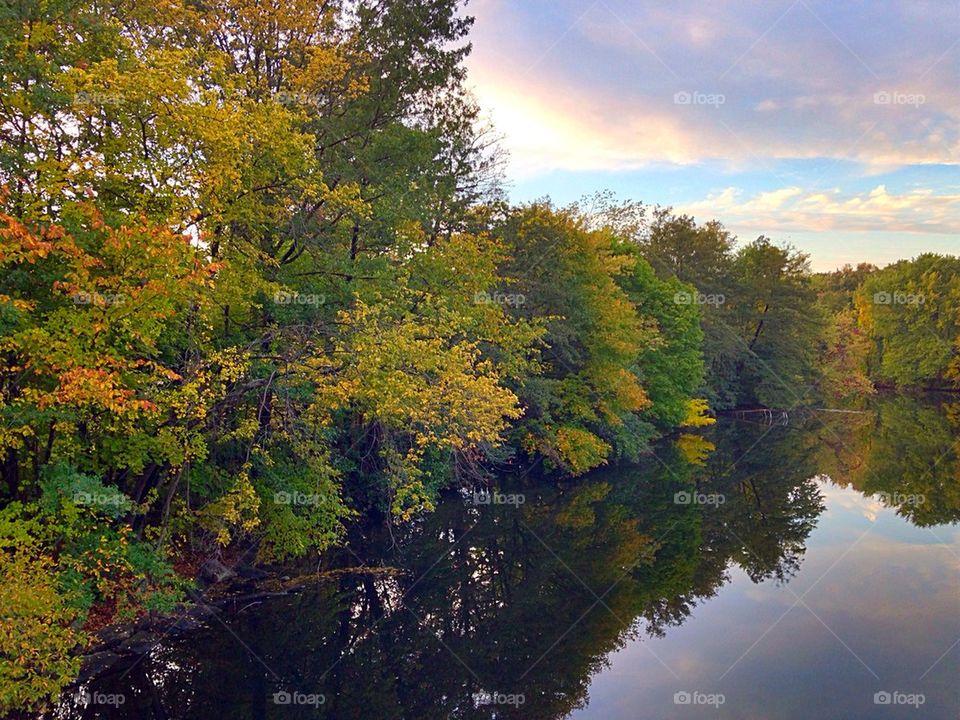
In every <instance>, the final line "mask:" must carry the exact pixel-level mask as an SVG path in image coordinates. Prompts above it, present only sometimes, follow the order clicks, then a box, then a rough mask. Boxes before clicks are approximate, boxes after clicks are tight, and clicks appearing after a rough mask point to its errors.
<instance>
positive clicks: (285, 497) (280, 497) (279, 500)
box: [273, 491, 293, 505]
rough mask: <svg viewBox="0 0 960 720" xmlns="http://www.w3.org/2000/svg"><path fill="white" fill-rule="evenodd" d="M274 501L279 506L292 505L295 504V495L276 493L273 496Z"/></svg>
mask: <svg viewBox="0 0 960 720" xmlns="http://www.w3.org/2000/svg"><path fill="white" fill-rule="evenodd" d="M273 501H274V502H275V503H276V504H277V505H290V504H291V503H292V502H293V495H291V494H290V493H288V492H282V491H281V492H275V493H274V494H273Z"/></svg>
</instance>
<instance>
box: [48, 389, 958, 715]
mask: <svg viewBox="0 0 960 720" xmlns="http://www.w3.org/2000/svg"><path fill="white" fill-rule="evenodd" d="M952 403H953V404H952V405H951V404H950V401H949V399H946V400H945V399H942V398H941V399H939V400H936V399H935V400H924V401H920V400H915V399H908V398H893V399H884V400H881V401H878V402H876V403H874V404H873V406H872V408H871V409H870V410H869V411H868V412H865V413H816V414H809V413H808V414H803V415H793V416H791V417H790V419H789V422H788V423H787V424H785V425H781V424H778V423H779V422H781V419H780V418H779V417H778V418H775V421H776V422H774V423H773V424H771V423H769V419H767V418H763V417H759V416H752V419H750V420H745V419H733V418H728V419H723V420H721V422H720V423H718V424H717V425H716V426H715V427H713V428H710V429H708V430H707V431H706V432H704V433H702V437H703V439H704V440H706V441H709V442H710V443H712V445H713V446H715V447H714V449H713V450H712V451H709V448H710V446H709V445H706V444H705V443H704V440H699V441H698V440H696V439H692V438H683V439H681V440H680V441H679V442H675V441H672V442H670V443H664V444H661V445H660V446H658V448H657V452H656V457H651V458H648V459H646V460H645V461H644V462H643V463H641V464H639V465H637V466H631V467H621V468H617V469H611V470H608V471H604V472H600V473H597V474H594V475H592V476H591V477H589V478H587V479H585V480H583V481H581V482H579V483H576V484H569V485H557V484H555V483H547V484H542V483H541V484H537V483H533V482H531V481H529V480H525V479H520V480H517V479H514V480H512V481H509V482H506V483H505V485H504V486H503V487H502V492H503V493H504V494H505V496H504V497H502V498H500V499H501V500H513V501H516V502H519V500H520V498H519V497H510V494H522V495H523V496H524V497H523V499H524V500H525V502H524V503H523V504H500V505H496V504H489V505H483V504H476V503H475V502H474V498H473V497H472V496H471V495H470V494H469V493H468V492H463V493H461V494H457V493H451V494H450V495H449V496H447V497H446V498H445V499H444V500H443V502H442V503H441V504H440V505H439V507H438V509H437V512H436V513H435V514H433V515H431V516H430V517H427V518H424V519H423V520H421V521H419V522H417V523H416V524H414V525H412V526H409V527H407V528H404V529H402V530H399V531H395V532H394V534H393V537H392V538H390V537H389V536H385V535H384V536H379V535H374V536H368V537H366V538H364V539H362V540H357V541H355V542H354V545H353V552H354V553H355V555H353V556H351V555H347V556H346V557H347V558H348V559H349V560H350V563H351V564H353V565H361V564H363V565H366V566H370V567H374V568H396V569H397V572H389V571H385V572H359V571H355V572H347V573H344V574H342V575H338V576H335V577H333V578H331V579H329V580H327V581H325V582H323V583H321V584H319V585H317V586H315V587H314V588H312V589H310V590H308V591H306V592H303V593H301V594H299V595H296V596H291V597H286V598H279V599H276V600H271V601H267V602H263V603H260V604H256V605H253V606H251V607H248V608H246V609H245V610H243V611H242V612H239V613H238V614H235V615H232V616H225V617H224V618H223V620H222V621H220V620H215V621H213V622H212V624H211V626H210V627H209V628H207V629H203V630H200V631H198V632H196V633H194V634H192V635H189V636H187V637H185V638H182V639H178V640H171V641H167V642H163V643H161V644H159V645H157V646H156V647H155V648H154V650H153V651H152V652H151V653H150V655H149V656H148V657H146V658H145V659H144V660H142V661H141V662H140V663H138V664H137V665H135V666H134V667H133V668H129V669H127V670H124V671H122V672H121V671H117V672H114V673H113V674H112V675H110V676H107V677H104V678H102V679H100V680H99V681H97V682H96V683H94V684H91V685H88V686H87V687H85V688H83V689H82V690H84V691H86V692H88V693H89V694H90V695H89V697H91V698H93V699H95V700H99V702H100V703H102V702H106V701H109V699H110V697H114V698H116V697H119V696H121V695H122V697H123V700H124V702H123V704H122V705H119V706H117V705H105V704H97V702H94V703H91V704H90V705H88V706H87V708H86V710H82V709H80V708H79V706H77V705H75V704H74V703H73V702H72V701H69V700H68V701H65V702H64V703H63V704H62V705H61V707H60V708H59V714H61V715H62V716H63V717H80V716H81V715H82V716H83V717H124V718H163V717H169V718H204V719H207V720H209V719H212V718H288V717H290V718H301V717H304V718H306V717H317V718H415V719H419V718H533V719H537V718H561V717H572V718H578V719H580V718H583V719H587V718H590V719H592V718H598V719H599V718H603V719H608V718H609V719H611V720H619V719H621V718H623V719H627V718H629V719H630V720H645V719H648V718H649V719H657V720H661V719H668V718H749V719H750V720H759V719H763V718H778V719H779V718H790V719H793V718H797V719H800V718H802V719H804V720H807V719H809V718H846V719H856V718H870V719H871V720H872V719H873V718H918V719H919V718H923V719H925V720H926V719H928V718H951V719H954V720H955V719H956V718H958V717H960V644H958V643H960V574H958V569H960V568H958V566H960V532H958V525H957V521H958V520H960V462H958V450H960V403H958V402H957V399H956V398H953V399H952ZM678 493H681V494H680V495H678ZM682 493H686V494H682ZM686 500H692V501H691V502H685V501H686ZM98 693H99V694H98ZM276 693H280V694H278V695H275V694H276ZM283 693H287V694H286V695H284V694H283ZM878 693H880V694H879V695H877V694H878ZM286 699H289V700H290V703H289V704H278V703H277V702H275V700H279V701H281V702H282V701H283V700H286ZM885 700H889V702H887V703H885V702H884V701H885Z"/></svg>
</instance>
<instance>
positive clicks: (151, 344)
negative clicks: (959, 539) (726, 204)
mask: <svg viewBox="0 0 960 720" xmlns="http://www.w3.org/2000/svg"><path fill="white" fill-rule="evenodd" d="M470 24H471V20H470V19H469V18H468V17H466V16H465V15H463V14H462V13H461V12H460V10H459V9H458V8H457V6H456V2H454V0H405V1H404V2H392V1H391V2H386V1H383V2H381V1H377V0H342V1H340V2H326V3H316V2H313V1H312V0H290V1H289V2H283V3H276V4H265V3H261V2H257V1H255V0H223V1H222V2H218V3H200V2H196V1H195V0H165V1H164V2H156V3H142V2H134V1H133V0H113V1H112V2H107V3H106V4H104V3H99V2H98V3H93V2H88V1H86V0H58V1H57V2H40V1H39V0H25V1H24V2H20V3H16V4H13V5H8V6H6V7H5V8H4V9H3V11H2V12H0V186H2V188H3V190H2V194H0V278H2V279H0V344H2V347H0V351H2V358H3V359H2V364H0V454H2V459H0V498H2V509H0V545H2V546H3V553H2V555H0V571H2V575H3V583H2V588H0V594H2V597H0V605H2V606H3V607H4V608H5V611H6V612H5V615H4V618H3V632H2V633H0V706H2V707H4V708H8V707H14V706H22V705H28V704H31V703H38V702H43V701H44V700H45V698H48V697H49V696H50V695H51V694H54V693H56V691H57V689H58V688H59V687H60V686H61V685H62V684H63V683H64V682H66V681H69V680H70V678H71V677H72V675H73V673H74V672H75V671H76V660H75V659H73V658H71V657H70V656H69V654H68V652H67V651H68V649H70V648H72V647H74V646H75V645H77V644H78V643H82V642H83V641H84V640H83V638H84V637H85V630H84V628H85V629H86V630H89V629H91V628H95V627H98V626H100V625H102V624H104V623H107V622H110V621H114V620H122V619H126V618H130V617H134V616H137V615H139V614H141V613H143V612H145V611H147V610H167V609H170V608H171V607H173V605H174V604H175V603H176V602H178V601H179V600H180V599H181V598H182V597H183V592H184V589H185V584H186V583H187V580H188V579H189V578H191V577H192V576H193V575H195V573H196V571H197V568H198V566H199V565H200V564H201V563H202V562H203V561H204V560H205V559H207V558H209V557H224V558H227V559H229V560H230V561H231V562H238V561H243V562H249V561H252V560H253V559H256V560H258V561H261V562H271V561H284V560H287V559H290V558H294V557H298V556H302V555H304V554H305V553H307V552H311V551H320V550H322V549H324V548H325V547H329V546H330V545H331V544H334V543H336V542H338V541H339V540H340V539H341V538H342V535H343V532H344V528H345V527H346V524H347V523H348V522H350V520H351V519H352V518H354V517H357V516H359V515H374V516H379V517H380V518H381V519H384V520H386V521H388V522H394V521H404V520H409V519H410V518H412V517H414V516H415V515H416V514H418V513H420V512H423V511H425V510H429V509H431V507H432V503H433V498H434V497H435V496H436V493H437V491H438V489H439V488H441V487H443V486H444V485H447V484H449V483H451V482H453V481H455V480H458V479H466V480H470V481H473V480H478V479H482V478H483V477H484V475H485V473H486V472H488V471H489V470H490V469H491V468H503V467H504V466H510V465H512V466H520V465H529V464H532V463H536V462H538V461H541V460H542V461H543V465H544V468H545V470H546V471H550V472H560V473H564V474H568V475H578V474H581V473H584V472H586V471H588V470H590V469H592V468H595V467H597V466H599V465H601V464H603V463H607V462H611V461H614V460H617V459H620V458H627V459H632V458H636V457H637V456H638V455H640V454H641V453H643V452H644V450H645V449H646V448H647V447H648V444H649V442H650V441H651V440H652V439H653V438H655V437H656V436H658V435H660V434H663V433H665V432H669V431H671V430H672V429H674V428H676V427H678V426H680V425H685V424H686V425H699V424H704V423H707V422H709V421H710V420H709V418H707V417H706V412H707V408H708V402H709V403H710V404H711V405H712V407H713V408H714V409H722V408H727V407H733V406H744V405H767V406H778V407H780V406H790V405H794V404H797V403H800V402H804V401H807V400H808V399H809V398H810V397H812V395H813V393H814V391H815V390H816V389H817V388H818V386H820V385H823V384H824V383H823V377H824V375H823V374H822V373H820V371H819V369H818V368H819V364H820V361H821V360H822V359H823V358H824V357H826V358H827V359H828V360H829V362H830V363H832V364H831V365H830V367H832V368H840V369H841V371H842V369H843V368H844V367H845V363H860V362H861V361H862V362H863V363H864V368H865V372H869V373H873V374H872V375H871V377H876V378H889V379H890V380H891V381H892V382H896V383H903V382H906V381H912V380H913V379H915V378H916V377H918V376H917V375H916V374H917V373H919V374H921V375H923V377H925V378H933V377H934V376H936V378H938V380H943V381H950V380H951V379H953V380H956V377H957V360H956V358H957V347H956V338H957V334H958V333H957V317H956V313H957V308H958V307H960V302H958V298H957V282H958V281H957V273H956V261H954V260H952V259H944V258H933V257H931V258H926V259H924V258H921V259H920V260H918V261H917V262H918V263H928V264H930V265H931V267H933V266H936V268H940V267H941V265H942V266H943V269H933V270H929V271H927V270H922V269H921V270H917V273H919V274H917V275H916V278H915V280H916V282H917V283H920V285H917V286H916V287H914V285H912V284H910V283H912V282H913V280H912V279H911V280H909V282H908V279H909V278H914V275H911V274H910V273H908V272H907V271H906V270H904V272H905V273H907V275H904V276H903V278H902V279H903V282H904V283H906V285H905V286H904V287H891V288H889V291H891V292H894V291H895V292H912V291H913V290H923V291H924V293H925V297H926V298H928V300H929V303H928V304H924V306H923V312H924V313H927V314H925V315H922V316H920V315H918V316H916V317H915V316H913V315H910V316H909V317H910V328H911V332H914V333H915V334H916V336H917V337H918V338H921V339H922V340H923V342H924V343H930V344H929V345H928V344H924V345H922V347H924V348H927V347H931V348H932V347H933V346H934V344H935V345H936V349H937V351H938V353H939V354H937V355H936V358H937V359H936V360H931V359H925V360H923V361H922V362H919V361H918V362H917V363H915V367H913V371H914V373H915V374H914V375H909V374H905V373H904V372H901V370H903V364H904V362H905V358H904V357H903V353H904V352H905V348H907V347H909V346H910V345H911V344H913V347H917V345H916V344H915V342H914V341H913V340H909V341H904V342H905V343H906V344H903V345H896V343H897V342H899V337H900V336H899V335H898V332H899V330H898V327H899V326H898V323H899V322H901V320H902V319H903V318H904V317H906V316H901V315H898V314H896V313H899V312H901V310H904V309H906V311H909V312H913V309H914V306H910V305H900V304H896V305H890V306H889V307H883V308H881V307H880V306H869V307H868V306H867V305H865V304H864V303H865V302H866V301H864V300H862V297H872V295H871V292H880V290H877V289H875V288H874V286H873V285H871V283H873V282H874V281H875V279H876V278H881V279H883V282H884V283H885V282H887V280H888V279H889V280H890V281H891V282H892V281H893V280H896V281H897V282H899V281H900V280H901V277H900V276H897V277H896V278H893V277H891V278H885V277H883V276H882V273H886V272H888V271H886V270H885V271H882V272H879V273H877V274H876V275H874V274H873V273H871V274H870V278H868V279H866V280H864V282H863V287H860V285H859V284H858V285H857V288H853V289H850V290H849V292H850V293H851V297H853V296H854V295H855V298H856V299H855V303H856V304H855V305H854V306H853V307H854V309H855V310H857V311H858V314H855V313H854V314H851V313H852V312H853V311H852V310H851V308H850V307H848V306H847V305H848V301H847V300H843V302H840V301H838V303H840V304H841V305H843V307H840V306H839V305H838V307H837V308H835V309H832V310H831V311H830V312H828V311H827V310H825V309H824V304H823V303H824V301H823V300H822V299H821V300H820V301H818V284H817V283H818V282H820V280H818V279H816V278H814V277H813V276H812V275H811V274H810V272H809V269H808V266H807V261H806V258H805V257H804V256H803V255H802V254H800V253H797V252H795V251H793V250H791V249H784V248H781V247H779V246H777V245H775V244H774V243H772V242H771V241H770V240H768V239H766V238H763V237H761V238H759V239H758V240H756V241H755V242H753V243H751V244H749V245H746V246H743V247H737V246H736V245H735V242H734V238H732V237H731V236H730V235H729V233H727V232H726V231H725V230H724V229H723V228H722V227H721V226H720V225H719V224H717V223H708V224H706V225H698V224H696V223H695V222H694V221H693V220H692V219H690V218H687V217H683V216H676V215H674V214H673V213H671V212H670V211H669V210H664V209H650V208H647V207H645V206H642V205H638V204H632V203H616V202H613V201H612V200H610V199H609V198H607V197H600V198H596V199H594V200H592V201H590V202H585V203H583V204H581V205H578V206H573V207H569V208H556V207H554V206H552V205H551V204H550V203H548V202H540V203H534V204H529V205H524V206H520V207H511V206H510V205H509V204H508V203H506V202H505V200H504V197H503V193H502V190H501V189H500V185H499V176H498V173H499V160H500V158H499V155H498V152H497V148H496V144H495V142H493V138H492V135H491V134H490V131H489V130H487V129H484V128H483V127H482V125H481V124H480V122H479V120H478V109H477V108H476V107H475V105H474V104H473V102H472V100H471V99H470V97H469V94H468V93H467V92H466V91H465V89H464V75H465V71H464V67H463V59H464V57H465V55H466V54H467V52H468V51H469V45H467V44H466V41H465V37H466V34H467V33H468V31H469V27H470ZM950 263H953V264H952V265H951V264H950ZM895 267H896V266H895ZM910 267H913V266H912V265H911V266H910ZM924 267H926V266H924ZM951 268H952V269H951ZM898 272H899V271H898ZM910 272H913V271H910ZM937 273H939V274H937ZM945 273H946V274H945ZM949 273H952V275H950V274H949ZM908 275H909V278H908V277H907V276H908ZM948 276H949V278H951V279H949V280H948ZM821 280H822V279H821ZM822 282H824V283H827V285H829V287H828V288H827V289H826V290H822V291H821V292H820V295H821V296H823V295H825V294H826V293H827V291H828V290H829V291H831V292H840V291H841V290H842V291H847V290H848V288H847V287H846V285H844V284H843V283H844V282H846V281H840V280H836V281H834V280H830V279H829V278H828V279H826V280H822ZM877 282H879V280H877ZM830 283H833V285H830ZM924 283H925V284H924ZM894 284H896V283H894ZM834 285H836V288H834ZM876 287H877V288H879V287H881V286H880V285H877V286H876ZM882 287H883V288H887V285H885V284H884V285H883V286H882ZM944 288H949V291H946V290H944ZM861 296H862V297H861ZM887 312H889V313H893V314H885V313H887ZM948 318H952V320H949V321H948ZM904 322H905V321H904ZM844 323H848V325H844ZM950 323H952V324H950ZM830 328H833V334H830V333H829V332H828V329H830ZM844 328H847V329H848V330H850V328H856V335H857V338H858V341H857V342H854V341H853V340H851V337H850V333H848V332H846V331H845V329H844ZM850 332H853V331H852V330H850ZM929 332H933V333H934V334H935V335H936V338H938V339H937V341H936V343H934V341H933V340H931V339H929V338H927V336H926V335H924V333H929ZM861 334H862V336H863V337H864V338H866V339H865V340H864V345H863V347H864V348H866V350H863V349H862V348H861V347H860V345H859V344H857V343H858V342H859V338H860V337H861ZM894 337H896V338H897V339H892V338H894ZM944 348H946V349H944ZM858 367H859V366H858ZM841 374H842V372H841ZM835 375H836V373H835ZM835 382H840V383H841V384H842V382H843V378H842V377H840V379H839V380H835ZM7 609H8V610H7Z"/></svg>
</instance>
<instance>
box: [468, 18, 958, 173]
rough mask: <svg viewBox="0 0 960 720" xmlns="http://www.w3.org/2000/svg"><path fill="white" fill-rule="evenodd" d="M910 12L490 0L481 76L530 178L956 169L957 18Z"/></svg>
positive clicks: (477, 63)
mask: <svg viewBox="0 0 960 720" xmlns="http://www.w3.org/2000/svg"><path fill="white" fill-rule="evenodd" d="M771 5H773V4H771ZM908 6H909V3H907V2H901V3H893V4H892V5H891V6H890V7H887V8H884V9H882V10H881V9H879V8H873V7H871V6H868V5H857V6H856V7H855V8H854V7H853V6H851V7H848V8H846V9H845V10H844V9H839V6H836V5H833V4H830V3H827V2H816V1H815V0H809V2H805V3H799V4H794V5H793V6H790V7H791V9H790V10H789V11H787V12H786V14H784V8H780V7H777V8H770V7H765V6H758V5H757V4H744V3H734V2H727V1H721V2H718V3H716V4H715V5H714V4H711V5H709V6H705V5H704V4H703V3H701V2H696V3H694V2H686V1H684V0H678V1H677V2H675V3H670V4H669V6H662V7H661V6H659V5H656V4H653V5H649V4H643V5H640V4H636V3H629V2H626V1H625V0H602V1H598V2H597V3H594V4H592V5H590V6H587V7H586V8H584V7H583V5H582V4H574V3H572V2H567V1H566V0H557V1H556V2H555V3H551V4H549V6H548V5H546V4H541V3H536V2H531V3H529V4H511V3H500V2H490V1H485V2H482V3H481V5H480V6H479V10H478V11H477V14H478V22H477V28H476V33H475V37H474V38H473V39H474V48H475V49H474V56H473V57H472V59H471V60H470V77H471V80H472V82H473V83H474V85H475V88H476V94H477V96H478V99H479V100H480V103H481V105H482V106H483V107H485V108H486V109H487V110H488V111H489V112H490V114H491V117H492V119H493V121H494V123H495V124H496V126H497V127H498V128H499V129H500V130H501V132H503V133H504V134H505V135H506V145H507V148H508V149H509V150H510V153H511V157H512V163H513V173H514V174H515V175H517V176H521V177H522V176H529V175H532V174H537V173H544V172H549V171H551V170H584V171H586V170H592V171H621V170H630V169H638V168H643V167H647V166H650V165H654V164H663V163H668V164H676V165H681V166H685V165H694V164H698V163H705V162H713V161H718V160H719V161H722V162H725V163H726V164H727V165H729V166H730V167H731V168H733V169H738V168H743V167H756V166H760V165H762V164H763V163H765V162H768V161H771V160H778V159H779V160H783V159H805V158H829V159H849V160H853V161H855V162H857V163H859V164H860V165H861V166H862V168H863V170H864V171H865V172H868V173H882V172H887V171H890V170H893V169H896V168H900V167H904V166H909V165H925V164H941V165H942V164H960V87H958V85H957V83H956V82H955V77H954V74H953V73H952V72H951V70H950V68H951V66H953V65H955V58H954V56H952V55H951V52H952V53H960V46H957V47H953V48H952V50H951V44H952V43H954V42H955V40H956V37H955V31H948V30H947V29H946V28H945V27H944V25H945V23H947V21H948V19H949V18H950V17H952V16H951V15H950V14H949V13H946V12H944V11H943V10H942V9H940V10H938V9H937V8H936V7H935V6H931V8H930V11H929V14H928V15H926V16H924V15H923V14H922V13H914V12H913V11H912V10H911V9H910V8H909V7H908ZM785 7H786V6H785ZM475 10H477V9H476V8H475ZM954 14H955V13H954ZM781 16H782V17H781ZM955 20H956V18H955V17H954V18H953V20H952V22H954V23H955ZM864 28H867V29H868V30H871V32H864ZM678 93H684V94H686V95H687V96H693V97H696V96H697V94H699V95H700V96H701V97H710V96H712V97H720V98H722V102H714V103H710V102H700V103H698V102H695V101H694V102H677V101H676V100H675V97H676V96H677V94H678Z"/></svg>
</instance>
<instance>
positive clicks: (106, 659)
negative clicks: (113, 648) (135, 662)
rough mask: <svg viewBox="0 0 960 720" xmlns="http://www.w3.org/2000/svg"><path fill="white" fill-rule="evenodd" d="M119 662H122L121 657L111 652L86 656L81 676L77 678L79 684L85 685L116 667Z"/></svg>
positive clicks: (81, 668) (81, 667)
mask: <svg viewBox="0 0 960 720" xmlns="http://www.w3.org/2000/svg"><path fill="white" fill-rule="evenodd" d="M118 660H120V656H119V655H117V654H116V653H113V652H109V651H103V652H96V653H93V654H91V655H87V656H85V657H84V658H83V664H82V665H81V666H80V674H79V675H78V676H77V681H76V682H77V684H78V685H79V684H83V683H85V682H87V681H88V680H90V679H92V678H95V677H97V676H98V675H101V674H103V673H105V672H106V671H107V670H109V669H110V668H112V667H113V666H114V665H116V663H117V661H118Z"/></svg>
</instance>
